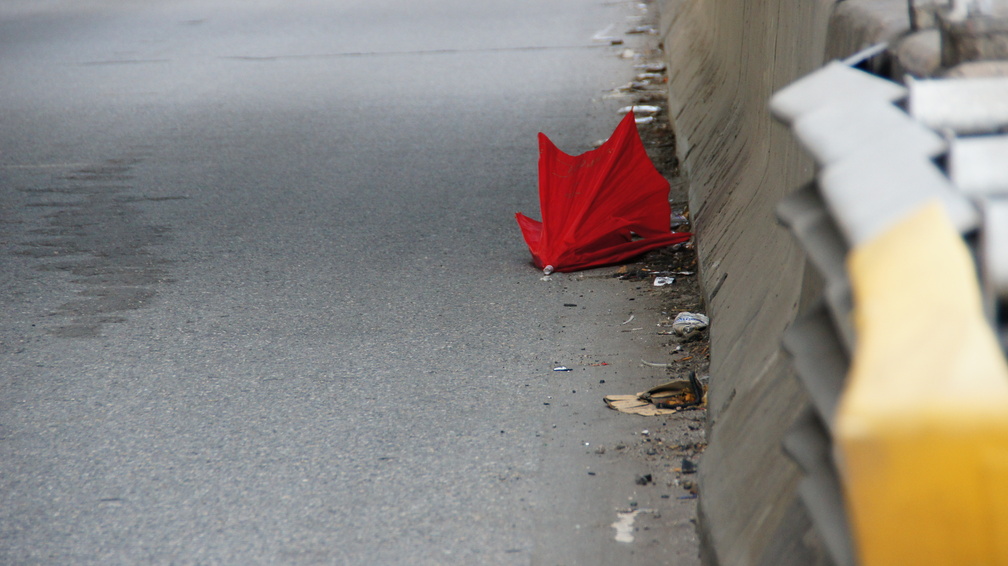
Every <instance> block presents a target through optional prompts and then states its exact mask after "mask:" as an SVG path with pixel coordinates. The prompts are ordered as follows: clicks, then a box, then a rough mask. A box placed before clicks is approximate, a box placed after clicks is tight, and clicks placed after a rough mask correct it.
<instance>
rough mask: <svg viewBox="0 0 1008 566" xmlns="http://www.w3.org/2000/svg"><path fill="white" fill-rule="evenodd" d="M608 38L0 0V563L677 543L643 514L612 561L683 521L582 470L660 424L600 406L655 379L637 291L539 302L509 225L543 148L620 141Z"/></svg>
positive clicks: (469, 25) (336, 7)
mask: <svg viewBox="0 0 1008 566" xmlns="http://www.w3.org/2000/svg"><path fill="white" fill-rule="evenodd" d="M633 9H634V7H633V5H632V4H622V3H615V4H613V3H604V2H600V1H590V2H585V1H575V0H557V1H553V2H548V3H543V2H533V1H510V2H494V3H474V2H462V1H452V0H444V1H439V2H428V3H412V2H404V1H370V2H322V1H304V2H298V3H296V4H295V3H289V2H281V1H279V0H261V1H257V2H232V1H227V0H202V1H199V2H195V1H182V0H179V1H168V2H160V3H148V2H140V1H111V0H109V1H97V0H91V1H87V2H63V1H58V0H53V1H45V2H34V1H33V2H29V1H25V0H17V1H15V0H12V1H9V2H5V3H4V4H3V6H0V52H2V53H3V56H2V57H0V84H2V85H3V86H2V88H0V124H2V128H3V129H2V132H0V195H2V196H0V244H2V247H3V253H2V254H0V286H2V289H3V292H2V294H0V300H2V306H0V308H2V313H3V314H2V316H0V563H4V564H141V563H153V564H169V563H170V564H259V563H273V564H314V563H320V564H611V563H615V562H614V561H617V560H618V561H620V562H622V563H634V562H639V563H661V562H664V561H667V560H671V559H672V558H674V555H673V553H672V551H671V550H669V548H668V547H667V546H666V545H665V542H666V539H665V537H666V536H669V533H673V534H675V536H677V537H679V539H681V540H682V541H686V543H689V544H691V543H690V541H692V540H693V537H694V535H693V527H692V524H690V523H689V522H688V521H677V522H674V523H672V522H670V521H668V520H667V521H666V523H668V524H666V525H665V526H664V527H661V528H659V527H660V526H659V525H657V524H656V526H655V531H654V533H653V536H649V537H644V536H639V537H638V539H639V541H641V542H642V543H646V544H647V547H646V548H645V547H643V546H641V545H640V544H638V545H628V544H626V543H617V542H615V541H614V540H613V529H612V527H611V523H612V522H613V521H615V520H616V518H617V516H616V511H617V510H618V509H620V508H622V507H625V506H626V505H627V504H628V502H629V501H630V500H634V501H636V502H638V504H639V505H640V506H641V507H644V506H647V505H651V506H652V507H654V508H657V506H659V505H665V506H672V505H676V504H681V505H691V503H679V502H677V499H676V497H675V495H678V493H675V494H673V496H672V497H671V498H670V499H667V500H666V499H659V493H665V494H667V493H669V491H667V490H666V491H664V492H659V491H656V489H657V488H655V490H652V491H649V492H647V493H637V490H638V489H641V488H640V487H639V486H636V485H635V484H634V483H633V474H634V473H637V472H639V471H642V470H640V466H639V465H637V464H634V463H632V462H628V461H621V460H620V459H619V458H617V457H613V456H612V452H610V453H609V456H607V457H606V458H601V457H599V455H597V454H595V453H594V452H593V450H594V447H595V446H596V445H598V443H606V442H609V443H615V442H618V441H621V439H622V440H625V439H627V438H633V434H634V433H635V432H636V431H638V430H640V429H641V428H644V427H647V426H652V427H653V426H655V425H654V424H653V423H645V422H644V421H643V420H640V419H636V418H631V417H627V416H625V415H619V414H616V413H613V412H610V411H607V409H605V407H604V405H603V404H602V403H601V396H602V395H604V394H606V393H627V392H633V391H637V390H641V389H644V388H646V387H648V386H650V385H653V384H654V383H655V382H656V380H664V376H661V375H655V373H654V370H653V369H649V368H642V367H641V366H640V364H639V363H637V362H638V361H639V359H640V358H641V357H643V356H650V357H653V356H660V355H661V354H662V352H664V351H665V350H663V349H662V347H661V345H660V344H659V343H658V342H657V341H656V339H655V338H653V337H652V338H650V339H644V338H642V337H638V336H637V335H633V336H631V335H629V334H626V333H620V332H619V330H620V323H622V322H623V321H624V320H626V319H627V317H628V316H629V315H630V314H634V313H636V316H637V317H638V319H639V320H646V321H647V322H648V324H651V325H652V327H653V325H654V324H655V323H656V321H657V318H658V317H660V316H661V315H660V313H659V312H658V310H659V308H660V307H659V306H658V300H659V297H658V296H657V295H655V294H654V293H649V292H645V291H647V290H644V291H634V293H636V295H637V297H636V298H637V300H636V301H634V302H632V303H631V302H628V301H627V296H628V287H627V286H626V284H625V283H624V282H619V281H615V280H613V279H611V278H607V277H604V276H599V274H600V273H601V274H604V273H605V271H604V270H602V271H600V272H593V273H594V274H595V275H592V274H589V276H588V277H583V276H580V277H579V276H577V275H557V276H554V278H553V281H541V280H540V276H541V274H540V273H538V272H537V271H536V270H535V269H534V268H533V267H532V266H531V264H530V262H529V256H528V252H527V249H526V248H525V247H524V243H523V242H522V241H521V237H520V233H519V231H518V228H517V226H516V224H515V223H514V219H513V214H514V212H516V211H522V212H526V213H528V214H531V215H533V216H538V201H537V197H536V192H535V187H536V159H537V148H536V145H535V136H536V133H537V132H539V131H543V132H546V133H547V134H548V135H550V137H551V139H553V140H554V141H555V142H556V143H557V144H558V145H559V146H560V147H561V148H564V149H565V150H567V151H569V152H571V153H578V152H580V151H584V150H586V149H588V147H589V144H590V143H591V142H592V141H594V140H596V139H599V138H604V137H606V136H607V135H608V133H609V131H610V130H611V128H612V127H614V126H615V123H616V121H617V117H616V116H615V114H614V109H615V108H616V107H618V105H619V104H620V101H618V100H608V99H605V98H603V94H604V93H605V92H606V91H607V89H611V88H613V87H615V86H617V85H619V84H621V83H623V82H626V81H627V80H628V78H629V77H630V76H632V73H633V70H632V68H631V67H630V65H629V64H628V63H627V62H626V61H622V60H620V59H619V58H618V57H616V53H617V51H618V49H617V48H614V47H610V46H609V45H607V44H605V43H599V42H595V41H592V36H593V35H594V34H596V33H597V32H598V31H599V30H601V29H604V28H605V27H607V26H609V25H610V24H612V23H616V24H617V26H621V25H623V23H624V22H625V21H626V17H627V15H628V14H630V13H631V12H632V10H633ZM564 303H578V304H579V305H580V306H579V308H578V309H572V308H569V307H564V306H563V305H564ZM582 349H583V350H584V351H582ZM575 355H585V356H595V357H598V358H606V359H607V361H609V362H611V363H612V365H611V366H605V367H595V366H587V365H586V362H585V360H577V359H571V358H572V357H573V356H575ZM579 362H582V363H579ZM558 364H566V365H571V366H574V367H575V368H576V372H572V373H571V374H559V373H554V372H552V371H551V368H552V367H553V366H555V365H558ZM603 379H605V380H606V381H607V384H608V385H607V386H603V385H602V384H600V383H599V382H600V381H601V380H603ZM607 387H608V388H607ZM575 392H576V393H575ZM547 403H548V404H547ZM635 419H636V420H635ZM554 427H555V428H554ZM585 442H588V443H589V446H585V445H584V443H585ZM591 465H596V466H598V468H597V469H598V470H599V471H600V472H599V473H597V474H596V475H594V476H592V475H589V474H588V473H586V472H585V468H586V467H587V466H591ZM607 466H608V467H607ZM652 499H653V501H651V500H652ZM638 500H639V501H638ZM681 509H686V510H687V511H688V510H689V508H688V507H682V508H681ZM682 512H686V511H682ZM687 514H688V513H687ZM656 515H657V514H656ZM672 516H674V514H673V513H669V514H667V517H672ZM656 520H658V519H656ZM659 522H660V521H659ZM662 529H664V530H662ZM689 544H686V546H683V547H682V548H681V549H680V550H678V551H677V552H681V553H683V554H684V556H685V557H684V558H682V560H685V561H686V562H681V561H679V562H676V563H689V561H691V560H695V558H693V556H694V555H695V553H694V552H693V550H691V548H692V547H690V546H689Z"/></svg>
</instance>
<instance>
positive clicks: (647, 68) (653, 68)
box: [634, 63, 665, 73]
mask: <svg viewBox="0 0 1008 566" xmlns="http://www.w3.org/2000/svg"><path fill="white" fill-rule="evenodd" d="M634 68H635V69H640V70H642V71H644V72H645V73H663V72H665V63H641V64H639V65H634Z"/></svg>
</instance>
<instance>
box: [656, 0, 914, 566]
mask: <svg viewBox="0 0 1008 566" xmlns="http://www.w3.org/2000/svg"><path fill="white" fill-rule="evenodd" d="M900 6H902V10H903V11H902V14H903V16H902V19H900V15H899V10H898V9H897V8H898V7H900ZM660 12H661V29H660V33H661V35H662V39H663V42H664V47H665V53H666V57H667V59H668V68H669V72H668V75H669V115H670V117H671V120H672V122H673V125H674V127H675V130H676V135H677V145H678V150H677V151H678V153H679V155H678V157H679V159H680V162H681V164H682V169H683V173H684V175H685V176H687V178H688V182H689V184H690V211H691V214H692V220H693V227H694V231H695V232H696V234H697V246H698V254H699V257H700V262H701V278H702V279H701V281H702V284H703V288H704V290H705V295H706V297H705V298H706V300H707V305H708V310H709V314H710V315H711V319H712V322H713V324H712V326H711V379H710V391H709V395H708V404H709V429H708V440H709V446H708V448H707V451H706V453H705V456H704V461H703V465H702V467H701V470H700V484H701V494H700V502H699V503H700V505H699V509H700V511H699V512H700V523H701V524H700V529H701V537H702V540H703V552H704V558H705V561H706V562H708V563H712V564H724V565H729V564H730V565H735V564H817V563H826V561H827V560H828V559H827V558H826V555H825V553H824V550H823V548H822V547H821V544H820V543H819V542H818V541H817V539H816V537H815V536H814V532H813V529H812V526H811V522H810V520H809V518H808V517H807V516H806V512H805V510H804V507H803V506H802V505H801V504H800V503H799V501H798V496H797V493H796V492H797V485H798V481H799V473H798V470H797V468H796V466H795V464H794V463H793V462H792V461H791V460H790V459H789V458H787V457H786V456H785V454H784V452H783V451H782V449H781V442H782V440H783V438H784V436H785V433H786V431H787V429H788V428H789V427H790V426H791V425H792V423H793V422H794V421H795V419H796V418H797V417H798V416H799V414H801V413H802V412H803V411H804V410H805V409H806V408H807V406H808V399H807V397H806V394H805V393H804V391H803V390H802V389H801V388H800V387H799V385H798V382H797V380H796V379H795V377H794V375H793V372H792V369H791V362H790V359H789V358H788V357H787V356H786V355H785V354H784V352H783V351H782V348H781V341H782V335H783V333H784V331H785V329H786V328H787V327H788V326H789V325H790V324H791V323H792V322H793V321H794V320H795V317H796V315H797V313H798V312H799V311H800V310H802V309H803V308H804V307H806V306H808V303H810V302H811V301H813V300H814V299H815V297H817V296H818V295H819V294H820V292H821V291H822V288H823V282H822V280H821V277H820V276H819V274H818V272H817V271H816V270H815V269H812V268H807V265H806V263H807V261H806V259H805V256H804V254H803V253H802V251H801V250H800V249H799V247H798V245H797V244H796V242H795V240H794V239H793V238H792V237H791V235H790V234H788V232H787V231H786V230H784V229H783V228H781V227H780V226H779V225H778V223H777V221H776V219H775V212H774V211H775V207H776V205H777V203H778V202H779V201H780V200H781V199H782V198H783V197H784V196H785V195H787V194H789V193H791V192H792V191H794V190H795V189H797V188H798V187H799V186H801V185H802V184H804V183H806V182H808V181H809V180H810V179H811V178H812V177H813V175H814V168H813V163H812V162H811V160H810V159H809V158H808V157H807V156H806V154H805V153H804V152H803V151H802V150H801V149H799V147H798V146H797V145H796V143H795V141H794V138H793V137H792V135H791V134H790V133H789V131H788V130H787V129H786V128H785V127H783V126H781V125H779V124H777V123H775V122H774V121H773V120H772V119H771V117H770V114H769V110H768V106H767V104H768V101H769V99H770V96H771V95H772V94H773V93H774V92H775V91H777V90H779V89H781V88H783V87H784V86H785V85H787V84H789V83H791V82H793V81H794V80H796V79H797V78H799V77H801V76H803V75H805V74H807V73H809V72H811V71H813V70H815V69H817V68H819V67H821V66H822V65H823V64H824V63H825V62H826V61H828V60H831V59H834V58H837V57H844V56H847V55H849V54H851V53H852V52H854V51H857V50H859V49H862V48H864V47H867V46H868V45H871V44H872V43H874V42H877V41H879V40H885V39H889V38H892V37H895V36H897V35H899V34H901V33H902V32H903V31H905V30H906V29H907V28H908V26H909V16H908V14H907V10H906V2H905V0H904V1H902V2H878V1H875V2H866V1H863V0H847V1H845V2H843V3H840V4H836V3H835V2H833V1H832V0H814V1H811V2H809V1H804V0H766V1H759V2H751V1H747V0H663V1H662V3H661V6H660Z"/></svg>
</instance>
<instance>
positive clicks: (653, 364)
mask: <svg viewBox="0 0 1008 566" xmlns="http://www.w3.org/2000/svg"><path fill="white" fill-rule="evenodd" d="M640 363H642V364H644V365H646V366H648V367H652V368H667V367H669V364H660V363H656V362H648V361H645V360H641V361H640Z"/></svg>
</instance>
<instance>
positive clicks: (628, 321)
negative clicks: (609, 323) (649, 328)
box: [620, 314, 637, 326]
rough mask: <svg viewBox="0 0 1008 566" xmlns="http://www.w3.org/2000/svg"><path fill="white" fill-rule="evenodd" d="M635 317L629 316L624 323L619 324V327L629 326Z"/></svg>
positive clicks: (633, 315)
mask: <svg viewBox="0 0 1008 566" xmlns="http://www.w3.org/2000/svg"><path fill="white" fill-rule="evenodd" d="M635 316H637V315H635V314H632V315H630V318H628V319H626V320H625V321H623V322H621V323H620V326H623V325H625V324H630V321H631V320H633V319H634V317H635Z"/></svg>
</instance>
